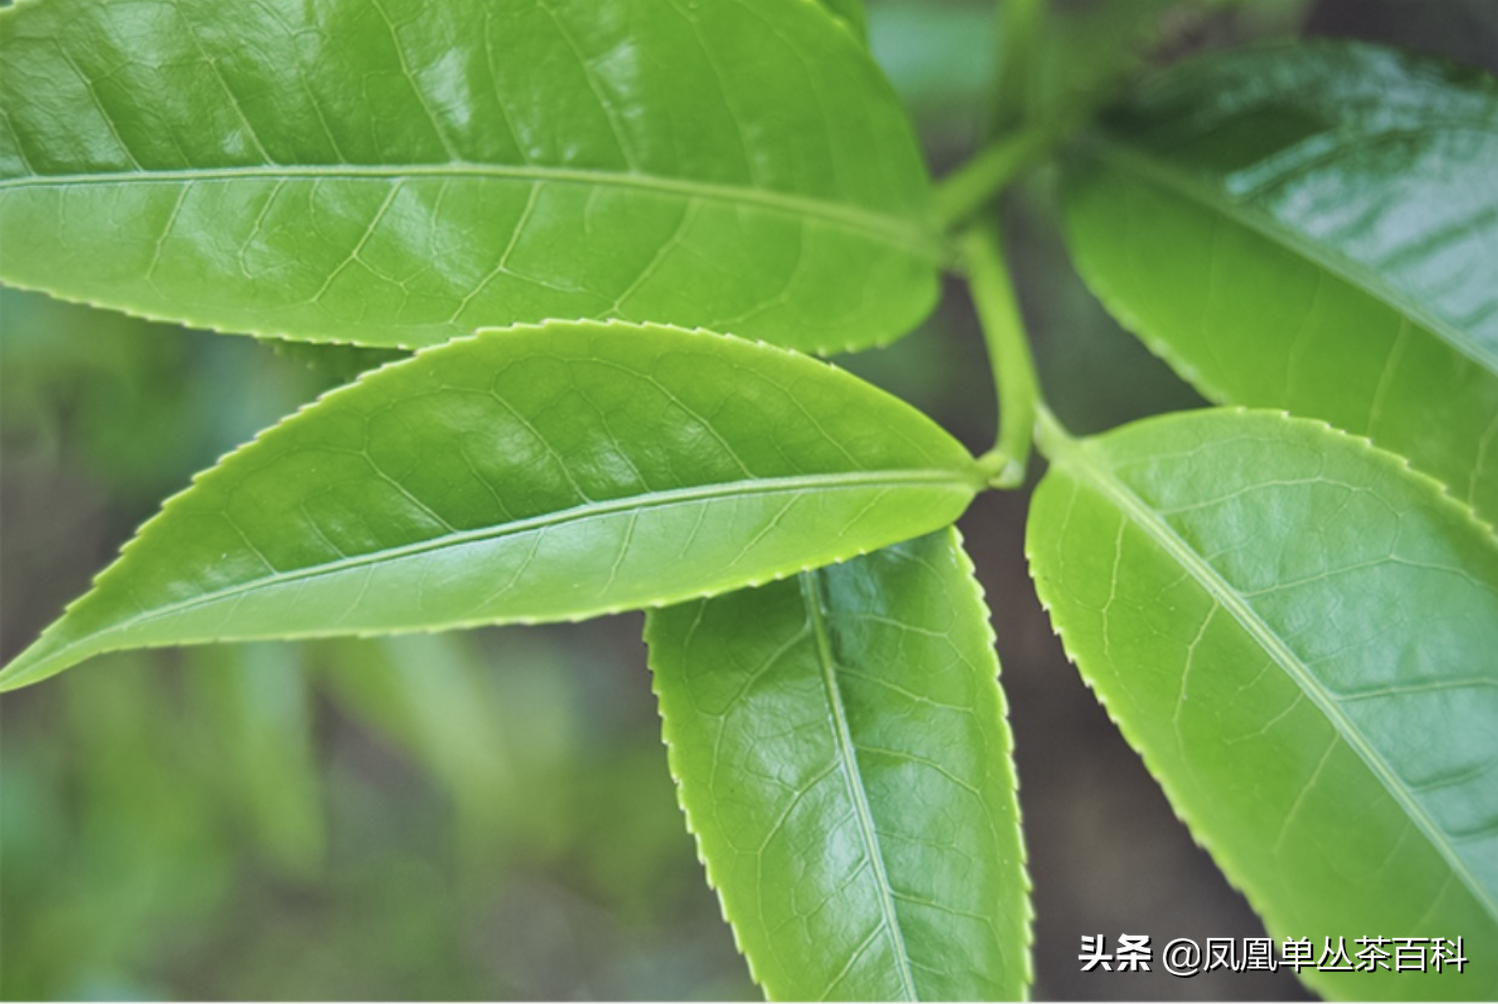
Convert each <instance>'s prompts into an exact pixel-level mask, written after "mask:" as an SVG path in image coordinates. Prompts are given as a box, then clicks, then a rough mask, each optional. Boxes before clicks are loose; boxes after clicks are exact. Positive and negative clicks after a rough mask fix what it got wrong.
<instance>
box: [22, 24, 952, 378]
mask: <svg viewBox="0 0 1498 1004" xmlns="http://www.w3.org/2000/svg"><path fill="white" fill-rule="evenodd" d="M844 6H846V7H847V9H848V10H853V8H852V6H851V5H844ZM0 108H3V109H4V113H3V118H0V122H3V128H0V229H3V230H4V231H5V234H6V240H5V242H4V244H3V245H0V278H3V279H4V280H5V281H7V282H10V283H13V284H16V285H20V286H26V287H32V288H38V289H45V290H47V291H49V292H52V293H54V294H56V295H58V296H62V297H65V298H69V299H82V300H88V301H91V302H95V303H98V304H101V305H105V306H110V307H116V308H120V309H124V310H129V311H132V312H135V313H141V314H146V315H149V316H154V317H162V318H168V319H172V320H183V321H187V322H190V323H192V324H194V325H196V326H200V327H213V328H219V329H225V330H231V331H241V332H253V333H258V334H269V335H282V336H287V337H292V338H298V339H308V340H343V341H352V342H359V343H363V344H368V345H377V346H418V345H423V344H432V343H436V342H441V341H444V340H446V339H448V338H450V337H453V336H454V335H460V334H467V333H469V332H471V331H473V330H474V329H475V328H479V327H484V326H492V325H503V324H510V323H514V322H521V321H540V320H543V319H546V318H552V317H591V318H612V317H618V318H624V319H632V320H657V321H661V320H667V321H671V322H673V323H677V324H683V325H686V326H694V325H701V326H705V327H712V328H715V329H717V330H723V331H729V332H732V333H735V334H741V335H746V336H755V337H760V338H764V339H766V340H770V341H774V342H777V343H780V344H787V345H794V346H796V347H798V348H804V349H819V350H830V349H842V348H845V347H858V346H865V345H869V344H874V343H879V342H886V341H889V340H891V339H893V338H895V337H897V336H898V335H901V334H903V333H905V332H906V331H908V330H909V329H910V328H911V327H913V326H914V324H915V323H916V322H917V321H919V320H920V318H921V317H922V316H923V315H924V314H925V312H926V311H927V310H928V309H929V307H930V305H931V303H932V302H933V300H934V297H935V294H936V273H935V264H936V259H937V255H938V251H937V250H936V246H935V243H934V240H933V238H932V236H931V234H930V233H929V231H928V228H927V224H926V216H925V214H926V202H927V198H928V184H927V179H926V176H925V171H924V167H923V165H922V163H921V160H920V156H919V152H918V151H917V149H916V147H915V144H914V141H913V139H912V137H911V135H910V130H909V126H908V123H907V122H906V120H905V116H904V113H903V111H902V110H901V108H900V106H899V103H898V101H897V100H896V98H895V96H894V94H893V93H892V92H891V90H890V89H889V87H888V85H887V84H886V82H885V81H884V79H883V77H882V76H881V75H880V73H879V71H878V69H877V67H876V66H875V65H874V63H873V61H872V60H871V58H870V57H869V55H868V53H867V52H866V51H865V49H864V47H863V46H862V44H861V43H860V42H859V40H858V39H857V38H856V37H855V36H854V34H853V33H851V32H850V31H849V30H848V29H847V28H846V26H844V25H843V24H842V23H840V22H839V21H838V20H837V19H836V18H833V17H829V16H828V15H827V12H826V11H824V10H822V9H820V8H819V7H818V6H817V5H815V4H811V3H806V2H803V0H736V2H730V3H686V2H676V0H672V2H661V0H596V2H589V3H573V4H558V3H551V2H547V0H488V2H485V3H471V2H467V0H377V2H369V0H323V2H319V3H315V4H296V3H290V2H274V3H258V4H245V3H238V2H232V0H208V2H194V3H183V2H167V3H137V2H116V0H111V2H105V0H48V2H45V3H29V4H20V5H17V6H16V7H14V8H11V9H9V10H5V11H0Z"/></svg>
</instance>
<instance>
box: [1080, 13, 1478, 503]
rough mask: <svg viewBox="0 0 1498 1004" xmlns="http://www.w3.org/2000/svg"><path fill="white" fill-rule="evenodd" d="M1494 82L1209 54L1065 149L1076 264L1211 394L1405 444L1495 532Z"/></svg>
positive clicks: (1373, 51)
mask: <svg viewBox="0 0 1498 1004" xmlns="http://www.w3.org/2000/svg"><path fill="white" fill-rule="evenodd" d="M1495 164H1498V82H1495V81H1494V80H1493V78H1492V77H1490V76H1489V75H1487V74H1485V73H1481V72H1478V71H1475V70H1470V69H1466V68H1462V67H1457V66H1454V65H1452V64H1449V63H1445V62H1443V61H1441V60H1437V59H1432V58H1430V57H1423V56H1416V55H1411V54H1407V53H1400V52H1395V51H1393V50H1389V49H1383V48H1378V47H1375V46H1369V45H1361V44H1355V43H1349V42H1332V41H1323V42H1316V43H1297V44H1295V45H1284V46H1278V47H1271V48H1265V49H1259V50H1247V51H1243V52H1235V53H1214V54H1213V55H1212V56H1211V57H1210V58H1201V59H1198V60H1195V61H1193V62H1190V63H1187V64H1183V65H1181V66H1179V67H1176V68H1173V69H1172V70H1171V71H1169V72H1167V73H1164V74H1162V75H1161V76H1160V77H1158V78H1157V79H1155V80H1153V81H1151V82H1150V83H1149V84H1148V85H1147V86H1145V87H1144V88H1143V90H1142V91H1141V93H1140V94H1139V96H1138V97H1137V98H1135V99H1133V100H1131V101H1130V102H1128V103H1126V104H1124V105H1123V106H1121V107H1119V108H1118V109H1116V110H1115V111H1114V112H1113V113H1112V114H1111V115H1110V116H1108V117H1106V118H1105V119H1104V121H1103V123H1102V125H1101V127H1100V128H1099V129H1098V130H1097V132H1096V133H1095V135H1094V136H1093V137H1092V142H1090V143H1088V144H1084V145H1083V146H1082V147H1081V149H1080V152H1079V154H1078V156H1077V157H1075V158H1073V161H1072V163H1071V170H1070V172H1069V184H1068V186H1067V196H1066V210H1067V212H1066V215H1067V224H1068V231H1069V241H1070V244H1071V247H1072V251H1073V255H1074V257H1075V259H1076V261H1077V264H1078V267H1079V268H1080V270H1081V271H1082V274H1083V275H1084V276H1085V277H1086V279H1087V280H1088V282H1089V283H1090V284H1091V285H1092V287H1093V289H1094V290H1095V291H1096V292H1097V293H1098V295H1099V296H1100V297H1101V298H1102V300H1103V301H1104V303H1105V304H1107V306H1108V307H1109V309H1110V310H1111V311H1113V312H1114V313H1115V314H1116V315H1117V316H1118V317H1119V318H1120V319H1121V320H1123V322H1124V323H1125V324H1127V325H1128V326H1129V327H1130V328H1132V329H1133V330H1134V331H1135V332H1136V333H1137V334H1139V335H1140V336H1141V337H1142V338H1143V339H1144V341H1145V342H1146V343H1148V344H1149V345H1150V347H1151V348H1153V349H1154V350H1155V351H1156V352H1158V353H1159V354H1160V355H1162V356H1163V357H1164V358H1165V359H1166V360H1167V361H1169V362H1170V363H1171V364H1172V365H1173V366H1174V367H1175V368H1176V369H1177V370H1178V371H1179V372H1180V373H1181V374H1182V375H1183V376H1185V377H1186V378H1187V379H1188V380H1190V381H1191V382H1192V383H1194V384H1195V385H1196V386H1197V387H1198V388H1199V389H1200V390H1201V391H1202V392H1203V393H1205V394H1206V395H1207V396H1209V397H1211V398H1213V399H1215V400H1217V401H1219V402H1223V403H1232V404H1242V405H1251V406H1268V407H1276V408H1285V409H1288V410H1290V411H1292V412H1295V413H1296V414H1301V415H1308V416H1313V417H1316V418H1321V419H1324V420H1325V421H1327V422H1330V423H1331V424H1333V425H1335V426H1337V427H1338V428H1341V429H1346V430H1348V431H1350V432H1354V433H1358V434H1361V435H1366V436H1369V437H1371V438H1372V439H1373V440H1374V442H1376V443H1378V444H1380V445H1382V446H1384V447H1386V448H1388V449H1391V450H1394V451H1395V452H1398V453H1401V454H1403V455H1405V456H1407V457H1409V458H1410V459H1411V460H1412V461H1413V462H1414V463H1415V464H1416V466H1418V467H1420V468H1421V469H1423V470H1425V471H1426V472H1427V473H1429V474H1431V475H1433V476H1435V477H1436V478H1437V479H1438V480H1440V481H1442V482H1443V483H1445V484H1446V485H1448V486H1449V487H1450V488H1451V490H1452V493H1453V494H1454V495H1456V496H1457V497H1458V498H1462V499H1465V500H1466V501H1467V502H1468V504H1470V505H1472V506H1473V507H1474V508H1476V509H1477V510H1478V511H1479V512H1480V513H1481V514H1482V516H1483V518H1484V519H1486V520H1487V521H1488V522H1489V523H1490V524H1498V184H1495V183H1494V180H1493V178H1494V165H1495Z"/></svg>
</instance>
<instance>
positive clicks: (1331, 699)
mask: <svg viewBox="0 0 1498 1004" xmlns="http://www.w3.org/2000/svg"><path fill="white" fill-rule="evenodd" d="M1050 446H1051V449H1050V454H1051V457H1052V460H1053V466H1052V467H1051V469H1050V471H1049V472H1048V473H1047V474H1046V476H1045V478H1044V480H1043V481H1042V482H1041V485H1040V488H1039V489H1038V491H1037V493H1036V496H1035V503H1034V508H1033V510H1032V513H1031V518H1030V525H1029V530H1028V550H1029V553H1030V563H1031V571H1032V574H1033V575H1034V577H1035V583H1036V587H1037V589H1038V591H1039V593H1040V596H1041V598H1042V600H1043V601H1044V603H1045V604H1046V606H1047V607H1048V608H1049V609H1050V611H1051V616H1052V618H1053V621H1054V623H1055V625H1056V627H1057V628H1058V630H1059V632H1060V635H1061V638H1062V640H1063V641H1064V642H1065V644H1066V647H1067V650H1068V652H1069V653H1070V654H1071V656H1072V658H1073V659H1074V660H1075V661H1076V663H1077V665H1078V667H1079V668H1080V669H1081V671H1082V673H1083V675H1084V676H1085V677H1086V678H1087V680H1088V682H1089V683H1090V684H1091V685H1092V686H1093V688H1094V689H1095V690H1096V691H1097V693H1098V696H1099V697H1100V698H1101V699H1102V700H1103V702H1104V703H1105V704H1106V705H1107V707H1108V710H1109V712H1110V714H1112V716H1113V717H1114V719H1115V720H1116V721H1117V722H1118V723H1119V726H1120V728H1121V729H1122V730H1123V733H1124V735H1125V736H1127V737H1128V739H1129V741H1130V742H1131V743H1133V745H1134V746H1135V747H1136V748H1138V749H1139V750H1140V752H1141V753H1142V754H1143V756H1144V759H1145V762H1146V763H1147V764H1148V765H1149V767H1150V769H1151V770H1152V771H1153V772H1154V774H1155V775H1156V776H1157V777H1158V778H1159V779H1160V781H1161V783H1162V785H1163V786H1164V788H1165V790H1166V792H1167V794H1169V796H1170V799H1171V802H1172V803H1173V804H1174V806H1175V808H1176V810H1177V812H1179V813H1180V814H1181V815H1182V817H1183V818H1185V820H1186V821H1187V822H1188V823H1189V824H1190V825H1191V827H1192V830H1193V832H1194V833H1195V835H1196V837H1197V839H1198V840H1200V841H1201V842H1202V843H1203V844H1204V845H1205V846H1206V847H1207V848H1208V849H1209V850H1210V851H1211V852H1212V853H1213V855H1214V856H1215V857H1216V859H1217V862H1218V864H1219V865H1220V866H1221V867H1222V869H1223V871H1224V872H1225V873H1226V874H1227V875H1228V876H1229V877H1230V878H1231V879H1232V880H1233V881H1234V882H1235V883H1237V884H1238V885H1239V886H1240V887H1241V888H1242V889H1243V891H1244V892H1245V893H1246V894H1247V896H1248V898H1249V900H1250V902H1252V903H1253V904H1254V906H1255V907H1256V908H1257V909H1258V910H1259V912H1260V913H1261V915H1262V916H1263V917H1264V919H1265V921H1266V923H1267V925H1268V927H1269V930H1270V933H1271V934H1272V935H1274V936H1275V937H1276V938H1278V939H1286V938H1292V939H1303V938H1309V939H1311V940H1312V942H1313V944H1314V948H1315V953H1316V958H1317V959H1319V958H1320V957H1321V953H1322V951H1323V949H1324V947H1325V940H1324V939H1326V938H1331V939H1333V944H1334V945H1335V941H1336V939H1337V938H1345V939H1346V940H1345V944H1346V946H1347V949H1348V953H1349V957H1350V958H1352V959H1354V960H1356V958H1357V956H1358V953H1359V952H1361V951H1363V949H1364V948H1366V946H1360V945H1358V944H1357V943H1356V939H1358V938H1376V937H1382V938H1419V939H1432V938H1446V939H1454V938H1457V937H1461V938H1463V939H1465V940H1464V944H1465V954H1466V955H1467V956H1468V957H1470V958H1471V959H1472V960H1473V962H1472V964H1471V965H1469V966H1467V967H1466V971H1465V972H1455V971H1453V968H1452V967H1450V966H1447V967H1444V971H1442V972H1439V973H1438V972H1435V971H1431V969H1430V968H1429V965H1428V963H1427V968H1426V971H1423V972H1421V971H1414V970H1413V969H1410V968H1407V969H1406V970H1405V971H1403V972H1397V971H1394V970H1393V968H1392V965H1391V964H1382V965H1381V964H1378V963H1373V964H1371V968H1372V969H1373V970H1374V971H1371V972H1354V973H1348V974H1333V973H1327V972H1319V971H1316V970H1315V969H1314V968H1312V969H1307V970H1304V971H1302V972H1301V976H1302V978H1303V979H1305V980H1306V981H1307V982H1309V983H1311V985H1312V986H1314V987H1315V989H1317V990H1318V991H1320V992H1322V993H1323V994H1326V995H1328V996H1332V997H1339V998H1347V997H1351V998H1355V999H1389V998H1393V999H1417V998H1419V999H1425V998H1474V999H1479V1000H1491V999H1493V997H1494V996H1495V995H1498V977H1495V975H1494V972H1495V970H1494V969H1493V967H1492V966H1491V965H1490V964H1488V960H1491V959H1493V958H1494V957H1495V953H1498V661H1495V659H1494V653H1495V652H1498V541H1495V539H1494V538H1493V536H1492V535H1491V533H1490V532H1489V531H1488V530H1487V529H1486V528H1485V527H1484V526H1483V525H1482V524H1480V523H1479V522H1478V521H1477V520H1476V519H1475V518H1474V517H1473V516H1472V514H1471V511H1470V510H1469V509H1467V508H1466V507H1465V506H1463V505H1461V504H1460V503H1458V502H1456V501H1454V500H1453V499H1451V498H1450V497H1449V496H1447V495H1444V494H1443V493H1442V491H1441V489H1440V486H1439V485H1437V484H1436V483H1435V482H1434V481H1432V480H1431V479H1429V478H1427V477H1425V476H1423V475H1420V474H1416V473H1414V472H1413V471H1411V470H1410V469H1409V468H1408V466H1406V465H1405V464H1404V462H1403V461H1402V460H1400V459H1399V458H1396V457H1395V456H1393V455H1391V454H1388V453H1385V452H1383V451H1381V450H1377V449H1375V448H1374V447H1372V446H1370V445H1369V444H1368V443H1367V441H1366V440H1362V439H1355V438H1353V437H1350V436H1348V435H1346V434H1344V433H1341V432H1337V431H1334V430H1332V429H1330V428H1329V427H1327V426H1325V425H1323V424H1321V423H1320V422H1314V421H1310V420H1306V419H1291V418H1288V417H1286V416H1285V415H1283V414H1282V413H1269V412H1236V411H1234V412H1196V413H1187V414H1180V415H1172V416H1169V417H1166V418H1162V419H1155V420H1150V421H1146V422H1142V423H1138V424H1135V425H1132V426H1127V427H1125V428H1123V429H1120V430H1118V431H1116V432H1113V433H1109V434H1107V435H1105V436H1102V437H1099V438H1097V439H1092V440H1082V441H1080V442H1078V441H1071V440H1065V439H1061V438H1054V439H1053V441H1052V442H1051V443H1050ZM1393 947H1394V943H1392V942H1390V943H1387V944H1385V945H1384V946H1383V949H1384V950H1387V951H1389V955H1390V958H1393V954H1394V953H1393V950H1392V949H1393ZM1430 950H1431V944H1430V942H1429V941H1428V940H1427V941H1424V942H1421V943H1420V944H1419V947H1418V948H1417V949H1416V951H1415V956H1416V957H1425V958H1427V959H1428V957H1429V952H1430ZM1408 958H1409V956H1407V959H1408ZM1479 958H1480V959H1482V960H1483V962H1482V963H1481V964H1479V963H1477V961H1476V960H1478V959H1479Z"/></svg>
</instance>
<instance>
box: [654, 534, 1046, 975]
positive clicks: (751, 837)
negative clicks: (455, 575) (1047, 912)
mask: <svg viewBox="0 0 1498 1004" xmlns="http://www.w3.org/2000/svg"><path fill="white" fill-rule="evenodd" d="M645 633H646V640H647V641H648V642H649V643H650V662H651V666H652V668H653V669H654V671H655V679H656V684H655V686H656V692H657V694H658V695H659V698H660V709H661V717H662V720H663V723H664V732H665V739H666V743H667V745H668V747H669V749H670V758H671V768H672V772H673V773H674V774H675V776H676V778H677V782H678V785H679V788H678V791H679V795H680V798H681V803H682V806H683V808H684V809H685V810H686V813H687V820H688V823H689V825H690V826H691V829H692V830H693V832H694V833H695V834H696V836H697V841H698V848H699V850H700V853H701V855H702V858H703V861H704V862H705V863H706V865H707V870H708V878H709V880H710V881H711V882H712V884H713V885H714V886H715V887H716V888H717V890H718V894H719V896H720V897H721V898H722V902H723V911H724V915H725V916H726V917H727V918H728V920H729V921H730V922H731V923H732V924H733V927H734V933H735V936H736V937H737V939H738V943H739V946H740V948H741V950H742V951H743V952H744V954H745V955H746V956H747V957H748V960H749V965H750V967H751V969H752V971H753V973H754V976H755V979H757V980H758V981H759V983H760V984H761V985H762V986H763V987H764V988H765V990H766V991H767V992H768V994H769V995H770V997H771V998H772V999H781V1000H916V999H923V1000H1015V999H1018V998H1020V997H1022V996H1023V995H1024V993H1025V988H1026V987H1027V985H1028V983H1029V980H1030V962H1029V954H1028V952H1029V920H1030V908H1029V902H1028V896H1027V893H1028V887H1029V886H1028V879H1027V877H1026V874H1025V867H1024V848H1023V845H1022V842H1021V837H1020V831H1019V810H1018V807H1017V804H1016V801H1015V781H1014V770H1013V766H1012V764H1011V761H1010V751H1011V747H1012V742H1011V740H1010V736H1009V729H1008V726H1007V725H1006V723H1005V721H1004V715H1005V709H1004V696H1003V693H1002V692H1001V691H1000V690H999V688H998V686H997V682H996V678H997V674H998V668H999V667H998V662H997V660H996V659H995V657H994V653H993V632H992V630H991V629H990V628H989V625H988V610H987V608H986V606H985V605H984V603H983V598H982V593H981V590H980V589H979V587H978V584H977V583H976V581H975V580H974V579H973V577H972V565H971V563H970V562H969V561H968V559H967V555H966V554H965V553H964V552H963V550H962V547H961V544H960V542H959V540H958V537H957V533H956V531H955V530H952V529H948V530H944V531H941V532H938V533H935V534H931V535H928V536H926V537H922V538H920V539H918V540H913V541H909V542H906V543H904V544H899V545H896V546H894V547H890V548H886V549H884V550H882V551H879V552H876V553H874V554H870V555H867V556H865V557H862V558H858V559H855V560H854V561H850V562H848V563H846V564H843V565H839V566H835V567H830V568H824V569H821V570H818V571H813V572H806V573H803V574H802V575H801V576H800V577H799V578H798V579H797V580H787V581H784V582H777V583H774V584H772V585H768V586H763V587H761V588H758V589H752V590H741V591H739V592H735V593H730V594H728V595H725V596H719V597H716V598H714V599H709V600H702V601H698V602H695V603H690V604H685V605H682V606H678V607H671V608H669V609H665V610H653V611H651V612H650V614H649V615H648V617H647V620H646V632H645Z"/></svg>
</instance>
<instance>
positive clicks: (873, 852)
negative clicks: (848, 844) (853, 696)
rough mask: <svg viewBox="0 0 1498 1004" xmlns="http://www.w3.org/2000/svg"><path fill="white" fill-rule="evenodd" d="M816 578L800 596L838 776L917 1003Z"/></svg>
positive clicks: (899, 969) (806, 578)
mask: <svg viewBox="0 0 1498 1004" xmlns="http://www.w3.org/2000/svg"><path fill="white" fill-rule="evenodd" d="M819 579H820V577H819V575H818V573H816V572H807V573H805V574H803V575H802V576H801V597H802V600H803V602H805V604H806V608H807V616H808V618H809V619H810V621H811V627H812V634H813V637H814V638H815V640H816V647H817V668H818V669H819V670H820V671H821V676H822V686H823V688H824V689H825V691H826V693H827V703H828V706H829V708H830V709H831V712H832V715H831V717H832V722H833V729H834V732H835V734H836V737H837V756H838V759H839V760H840V761H842V763H843V776H844V777H845V779H846V783H847V789H848V797H849V798H851V799H852V800H853V811H854V815H855V817H856V818H857V820H858V830H859V836H860V838H861V839H862V843H863V845H864V853H865V854H867V855H868V858H869V867H870V868H871V869H872V870H873V872H874V881H875V883H876V884H877V886H878V889H877V891H876V895H877V897H878V900H879V913H880V916H881V917H882V919H883V923H882V926H883V928H884V930H886V931H888V932H889V935H890V937H891V938H893V939H894V941H895V975H896V977H897V978H898V979H899V981H900V988H901V990H903V991H904V993H905V999H907V1000H912V1001H914V1000H920V994H919V993H917V991H916V987H915V974H914V972H912V971H911V968H910V951H909V949H908V948H906V946H905V932H904V931H903V930H902V929H901V927H900V916H899V912H898V907H896V906H895V901H894V893H893V889H892V887H891V885H890V880H889V872H888V871H887V870H886V869H885V866H884V855H883V852H882V850H881V848H880V846H879V833H878V830H877V829H876V828H875V826H874V810H873V806H871V805H869V799H868V792H867V789H865V787H864V785H863V772H862V770H861V768H860V767H859V763H858V747H857V745H856V744H855V743H854V742H853V735H852V732H851V731H850V730H849V728H848V711H847V708H846V707H844V705H843V697H842V691H841V689H840V688H839V686H838V682H837V660H836V658H835V657H834V655H833V652H832V639H831V637H830V636H829V634H828V631H827V615H826V611H825V610H824V609H823V607H822V590H821V584H820V581H819ZM860 947H861V946H860ZM852 962H853V960H852V959H850V960H849V965H851V964H852ZM846 973H847V968H846V967H844V969H843V971H842V972H840V973H839V974H838V976H837V977H836V979H834V981H833V982H832V984H831V985H829V986H828V988H827V993H828V994H830V993H831V992H832V990H833V989H835V988H836V986H837V984H838V983H839V982H840V981H841V980H842V978H843V976H844V975H846Z"/></svg>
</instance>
